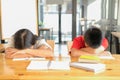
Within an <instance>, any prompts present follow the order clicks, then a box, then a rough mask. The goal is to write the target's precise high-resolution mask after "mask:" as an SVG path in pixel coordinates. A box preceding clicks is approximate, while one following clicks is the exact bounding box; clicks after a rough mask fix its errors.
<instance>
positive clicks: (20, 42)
mask: <svg viewBox="0 0 120 80" xmlns="http://www.w3.org/2000/svg"><path fill="white" fill-rule="evenodd" d="M37 39H38V37H37V36H36V35H34V34H33V33H32V32H31V31H30V30H28V29H20V30H19V31H17V32H16V33H15V34H14V46H15V48H17V49H25V48H30V47H32V45H34V44H35V42H36V40H37Z"/></svg>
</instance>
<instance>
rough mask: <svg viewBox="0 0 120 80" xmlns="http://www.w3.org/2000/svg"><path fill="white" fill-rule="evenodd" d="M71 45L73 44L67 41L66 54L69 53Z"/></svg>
mask: <svg viewBox="0 0 120 80" xmlns="http://www.w3.org/2000/svg"><path fill="white" fill-rule="evenodd" d="M72 44H73V41H67V49H68V53H69V52H70V51H71V47H72Z"/></svg>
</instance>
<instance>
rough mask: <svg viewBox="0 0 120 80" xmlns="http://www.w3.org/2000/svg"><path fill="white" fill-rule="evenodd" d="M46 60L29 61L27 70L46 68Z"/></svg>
mask: <svg viewBox="0 0 120 80" xmlns="http://www.w3.org/2000/svg"><path fill="white" fill-rule="evenodd" d="M47 69H48V61H31V62H30V64H29V65H28V67H27V70H47Z"/></svg>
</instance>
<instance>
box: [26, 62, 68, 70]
mask: <svg viewBox="0 0 120 80" xmlns="http://www.w3.org/2000/svg"><path fill="white" fill-rule="evenodd" d="M48 69H52V70H70V66H69V62H68V61H31V62H30V64H29V65H28V66H27V70H48Z"/></svg>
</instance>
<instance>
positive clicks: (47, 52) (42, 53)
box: [12, 45, 53, 57]
mask: <svg viewBox="0 0 120 80" xmlns="http://www.w3.org/2000/svg"><path fill="white" fill-rule="evenodd" d="M18 55H23V57H24V56H25V57H30V56H31V57H53V51H52V49H51V48H49V47H47V46H44V45H43V46H41V47H40V48H38V49H24V50H19V51H17V52H16V53H14V54H13V55H12V57H16V56H18Z"/></svg>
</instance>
